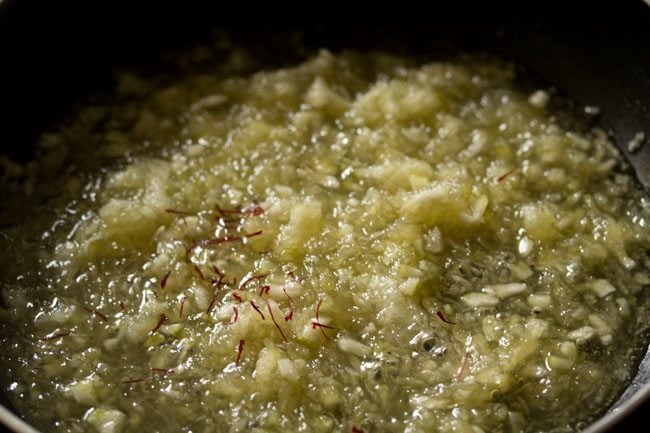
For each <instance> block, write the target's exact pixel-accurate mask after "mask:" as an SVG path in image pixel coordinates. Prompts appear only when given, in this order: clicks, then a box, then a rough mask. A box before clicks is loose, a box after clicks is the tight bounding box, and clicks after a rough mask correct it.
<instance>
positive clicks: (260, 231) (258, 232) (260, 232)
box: [244, 230, 262, 239]
mask: <svg viewBox="0 0 650 433" xmlns="http://www.w3.org/2000/svg"><path fill="white" fill-rule="evenodd" d="M261 234H262V230H258V231H256V232H253V233H249V234H247V235H244V237H245V238H246V239H248V238H252V237H254V236H259V235H261Z"/></svg>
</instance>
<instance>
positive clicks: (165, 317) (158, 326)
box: [151, 313, 169, 334]
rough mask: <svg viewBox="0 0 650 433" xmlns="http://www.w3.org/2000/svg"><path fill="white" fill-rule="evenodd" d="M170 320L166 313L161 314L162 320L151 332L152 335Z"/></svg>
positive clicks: (159, 320)
mask: <svg viewBox="0 0 650 433" xmlns="http://www.w3.org/2000/svg"><path fill="white" fill-rule="evenodd" d="M168 320H169V317H167V315H166V314H165V313H160V319H158V323H157V324H156V327H155V328H153V329H152V330H151V333H152V334H154V333H155V332H156V331H157V330H159V329H160V327H161V326H162V325H163V323H165V322H166V321H168Z"/></svg>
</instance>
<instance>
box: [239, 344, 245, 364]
mask: <svg viewBox="0 0 650 433" xmlns="http://www.w3.org/2000/svg"><path fill="white" fill-rule="evenodd" d="M243 351H244V340H239V345H238V347H237V365H239V361H241V354H242V352H243Z"/></svg>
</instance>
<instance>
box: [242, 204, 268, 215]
mask: <svg viewBox="0 0 650 433" xmlns="http://www.w3.org/2000/svg"><path fill="white" fill-rule="evenodd" d="M244 212H246V214H248V215H250V216H260V215H262V214H263V213H264V209H262V207H261V206H260V205H259V204H257V203H255V204H253V205H252V206H249V207H247V208H246V209H244Z"/></svg>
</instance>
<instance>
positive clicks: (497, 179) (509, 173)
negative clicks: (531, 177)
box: [496, 168, 517, 182]
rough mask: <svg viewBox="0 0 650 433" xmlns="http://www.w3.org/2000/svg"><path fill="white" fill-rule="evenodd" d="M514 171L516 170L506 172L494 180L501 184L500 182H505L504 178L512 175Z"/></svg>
mask: <svg viewBox="0 0 650 433" xmlns="http://www.w3.org/2000/svg"><path fill="white" fill-rule="evenodd" d="M515 170H517V169H516V168H513V169H512V170H510V171H508V172H507V173H504V174H502V175H501V176H499V177H497V178H496V181H497V182H501V181H503V180H505V178H506V177H508V176H510V175H511V174H512V173H514V172H515Z"/></svg>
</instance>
